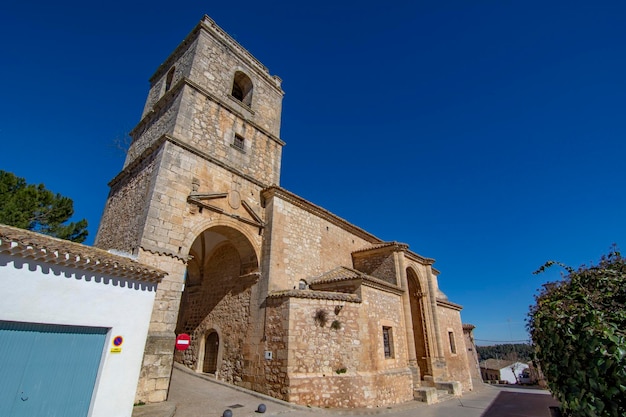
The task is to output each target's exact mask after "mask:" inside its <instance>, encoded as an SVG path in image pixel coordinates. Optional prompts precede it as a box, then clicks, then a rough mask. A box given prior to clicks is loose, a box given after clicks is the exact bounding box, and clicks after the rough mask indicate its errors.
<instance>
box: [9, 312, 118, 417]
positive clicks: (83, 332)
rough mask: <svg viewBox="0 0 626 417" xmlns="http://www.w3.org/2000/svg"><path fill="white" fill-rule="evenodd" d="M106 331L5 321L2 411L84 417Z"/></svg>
mask: <svg viewBox="0 0 626 417" xmlns="http://www.w3.org/2000/svg"><path fill="white" fill-rule="evenodd" d="M107 331H108V329H105V328H98V327H79V326H58V325H48V324H37V323H19V322H6V321H0V416H15V417H21V416H28V417H32V416H47V417H53V416H59V417H60V416H63V417H73V416H77V417H85V416H86V415H87V413H88V411H89V404H90V403H91V396H92V393H93V389H94V384H95V381H96V376H97V374H98V368H99V366H100V360H101V358H102V349H103V347H104V342H105V338H106V333H107Z"/></svg>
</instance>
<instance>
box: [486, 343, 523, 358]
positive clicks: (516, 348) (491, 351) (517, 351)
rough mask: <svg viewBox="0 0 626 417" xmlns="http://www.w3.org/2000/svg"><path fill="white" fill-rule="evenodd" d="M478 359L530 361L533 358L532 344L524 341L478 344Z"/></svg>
mask: <svg viewBox="0 0 626 417" xmlns="http://www.w3.org/2000/svg"><path fill="white" fill-rule="evenodd" d="M476 351H477V352H478V360H480V361H485V360H487V359H503V360H511V361H520V362H529V361H530V360H531V359H532V346H530V345H528V344H524V343H515V344H506V345H494V346H476Z"/></svg>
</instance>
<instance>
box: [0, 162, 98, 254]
mask: <svg viewBox="0 0 626 417" xmlns="http://www.w3.org/2000/svg"><path fill="white" fill-rule="evenodd" d="M73 215H74V202H73V201H72V199H70V198H68V197H64V196H62V195H61V194H54V193H53V192H52V191H49V190H47V189H46V187H45V186H44V185H43V184H39V185H34V184H27V183H26V180H25V179H24V178H20V177H17V176H15V175H14V174H12V173H10V172H6V171H2V170H0V223H3V224H6V225H9V226H15V227H19V228H21V229H27V230H33V231H35V232H39V233H43V234H46V235H50V236H54V237H58V238H60V239H66V240H71V241H74V242H83V241H84V240H85V239H86V238H87V233H88V232H87V220H85V219H82V220H79V221H77V222H70V223H67V221H68V220H69V219H70V218H71V217H72V216H73Z"/></svg>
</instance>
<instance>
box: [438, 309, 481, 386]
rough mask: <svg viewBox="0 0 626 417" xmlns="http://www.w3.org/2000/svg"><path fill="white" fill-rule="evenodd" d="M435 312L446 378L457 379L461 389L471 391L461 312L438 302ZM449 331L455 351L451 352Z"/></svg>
mask: <svg viewBox="0 0 626 417" xmlns="http://www.w3.org/2000/svg"><path fill="white" fill-rule="evenodd" d="M437 313H438V314H439V327H440V332H441V340H442V342H443V352H444V357H445V360H446V364H447V367H448V377H447V379H448V380H449V381H459V382H460V383H461V384H462V386H463V391H471V390H472V388H473V386H472V379H471V377H470V370H469V366H468V363H467V347H466V346H465V337H464V336H463V326H462V324H461V313H460V311H459V310H458V309H456V308H450V307H447V306H446V305H442V303H440V302H439V303H438V307H437ZM450 333H452V335H453V338H454V345H455V351H456V353H453V352H452V348H451V343H450Z"/></svg>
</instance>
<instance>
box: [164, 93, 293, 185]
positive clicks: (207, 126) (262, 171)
mask: <svg viewBox="0 0 626 417" xmlns="http://www.w3.org/2000/svg"><path fill="white" fill-rule="evenodd" d="M183 101H184V103H185V106H183V107H182V108H181V110H180V113H179V114H178V120H177V124H176V128H175V129H174V132H173V134H174V137H176V138H178V139H180V140H182V141H184V142H185V143H186V144H188V145H191V146H193V147H194V148H195V149H197V150H199V151H201V152H203V153H205V154H207V155H210V156H211V157H212V158H215V159H216V160H218V161H221V162H223V163H225V164H227V165H228V166H230V167H232V168H234V169H236V170H237V171H239V172H241V173H242V174H244V175H247V176H250V177H253V178H255V179H257V180H258V181H260V182H261V183H263V184H265V185H271V184H278V183H279V181H280V161H281V152H282V144H281V143H280V142H277V141H276V140H274V139H273V138H271V137H270V136H268V134H267V133H266V132H265V131H263V130H260V129H258V128H257V127H256V126H255V125H254V124H251V123H250V122H248V121H246V120H243V119H242V118H241V117H240V115H239V114H237V113H235V112H232V111H231V110H230V109H227V108H225V107H223V106H221V105H219V104H218V103H216V102H214V101H212V100H210V99H207V97H206V95H205V94H203V92H201V91H198V90H196V89H194V88H192V87H189V86H185V87H184V97H183ZM235 104H236V103H235ZM246 116H247V115H246ZM235 135H238V136H239V137H241V138H243V143H244V149H243V150H242V149H239V148H237V147H235V146H233V142H234V140H235Z"/></svg>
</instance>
